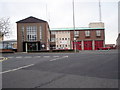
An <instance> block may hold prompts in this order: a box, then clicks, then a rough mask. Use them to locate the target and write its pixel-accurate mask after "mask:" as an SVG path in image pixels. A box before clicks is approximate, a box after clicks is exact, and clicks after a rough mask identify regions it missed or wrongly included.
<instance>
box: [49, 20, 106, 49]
mask: <svg viewBox="0 0 120 90" xmlns="http://www.w3.org/2000/svg"><path fill="white" fill-rule="evenodd" d="M100 47H105V32H104V23H102V22H99V23H90V24H89V27H87V28H75V30H74V29H73V28H58V29H51V48H52V49H75V48H76V49H77V50H98V49H99V48H100Z"/></svg>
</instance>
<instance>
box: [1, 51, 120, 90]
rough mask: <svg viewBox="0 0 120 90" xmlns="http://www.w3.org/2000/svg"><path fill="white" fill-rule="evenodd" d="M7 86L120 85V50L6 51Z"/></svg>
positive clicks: (78, 86) (5, 80) (87, 86)
mask: <svg viewBox="0 0 120 90" xmlns="http://www.w3.org/2000/svg"><path fill="white" fill-rule="evenodd" d="M3 56H4V57H6V58H8V59H7V60H5V61H3V62H1V63H2V72H0V74H1V75H2V87H3V88H118V55H117V51H114V50H113V51H81V52H79V53H15V54H4V55H3Z"/></svg>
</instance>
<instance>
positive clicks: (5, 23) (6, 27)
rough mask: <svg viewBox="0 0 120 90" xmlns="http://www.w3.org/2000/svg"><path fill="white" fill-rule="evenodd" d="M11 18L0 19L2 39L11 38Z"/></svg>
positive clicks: (0, 35)
mask: <svg viewBox="0 0 120 90" xmlns="http://www.w3.org/2000/svg"><path fill="white" fill-rule="evenodd" d="M9 33H10V18H0V37H4V36H9Z"/></svg>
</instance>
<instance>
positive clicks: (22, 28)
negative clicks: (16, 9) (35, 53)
mask: <svg viewBox="0 0 120 90" xmlns="http://www.w3.org/2000/svg"><path fill="white" fill-rule="evenodd" d="M21 31H22V41H24V26H22V27H21Z"/></svg>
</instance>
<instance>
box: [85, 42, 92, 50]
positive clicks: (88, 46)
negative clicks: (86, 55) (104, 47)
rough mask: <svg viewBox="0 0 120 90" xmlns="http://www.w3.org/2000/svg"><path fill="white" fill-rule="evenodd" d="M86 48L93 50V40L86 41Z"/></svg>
mask: <svg viewBox="0 0 120 90" xmlns="http://www.w3.org/2000/svg"><path fill="white" fill-rule="evenodd" d="M84 50H92V41H84Z"/></svg>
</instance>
